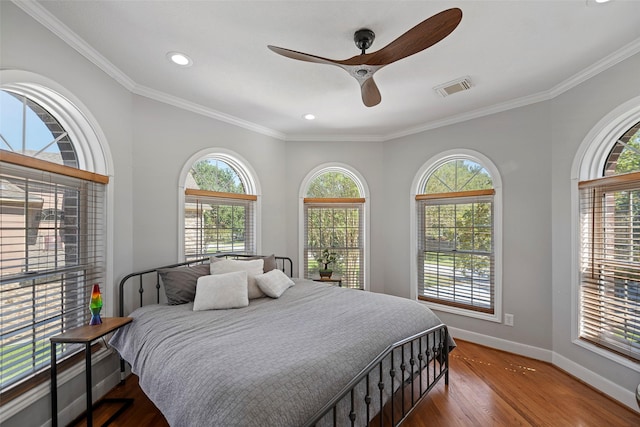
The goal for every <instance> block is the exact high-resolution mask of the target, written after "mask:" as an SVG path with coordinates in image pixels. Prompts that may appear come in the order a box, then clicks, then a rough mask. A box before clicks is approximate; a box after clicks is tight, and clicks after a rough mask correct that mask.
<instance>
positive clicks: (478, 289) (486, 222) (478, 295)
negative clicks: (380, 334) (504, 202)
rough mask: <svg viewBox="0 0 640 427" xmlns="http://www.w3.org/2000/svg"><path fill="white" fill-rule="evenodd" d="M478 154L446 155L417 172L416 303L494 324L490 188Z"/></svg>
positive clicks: (493, 217)
mask: <svg viewBox="0 0 640 427" xmlns="http://www.w3.org/2000/svg"><path fill="white" fill-rule="evenodd" d="M487 163H490V162H489V161H488V159H482V160H481V159H479V154H477V153H469V154H464V153H461V152H457V151H454V152H450V153H448V154H446V155H442V156H440V157H439V158H438V159H436V160H432V161H430V162H429V163H428V164H427V165H425V167H423V171H422V173H421V174H420V175H419V177H420V178H419V180H418V182H417V187H416V195H415V207H416V231H417V240H416V242H417V249H416V252H417V254H416V255H417V283H418V284H417V297H418V299H419V300H422V301H426V302H428V303H430V304H435V305H436V307H437V308H439V309H442V310H445V311H453V312H457V313H460V314H471V315H474V314H473V313H475V315H476V317H484V318H487V319H489V320H494V321H500V315H499V313H500V310H499V309H498V308H499V304H498V301H499V292H498V289H499V280H497V277H498V275H497V274H496V209H497V206H496V200H495V199H496V184H495V180H494V175H497V172H494V173H491V172H490V170H489V169H488V167H487V166H485V164H487Z"/></svg>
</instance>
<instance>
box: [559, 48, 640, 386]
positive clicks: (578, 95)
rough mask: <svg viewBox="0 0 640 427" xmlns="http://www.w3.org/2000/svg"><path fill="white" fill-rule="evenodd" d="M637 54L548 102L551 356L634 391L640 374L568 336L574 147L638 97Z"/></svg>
mask: <svg viewBox="0 0 640 427" xmlns="http://www.w3.org/2000/svg"><path fill="white" fill-rule="evenodd" d="M638 88H640V54H636V55H635V56H633V57H631V58H629V59H627V60H625V61H623V62H622V63H620V64H618V65H616V66H615V67H613V68H611V69H609V70H607V71H605V72H603V73H601V74H599V75H597V76H595V77H593V78H591V79H590V80H588V81H586V82H584V83H582V84H580V85H579V86H577V87H575V88H573V89H571V90H569V91H568V92H566V93H564V94H562V95H560V96H558V97H557V98H555V99H553V100H552V101H550V102H548V103H547V104H548V108H549V110H550V113H551V117H552V121H551V127H550V128H551V135H552V144H551V164H552V168H551V173H552V175H551V177H552V180H551V188H550V191H551V194H550V200H551V204H552V245H551V261H552V271H553V276H552V285H553V286H552V291H553V294H552V298H551V304H552V307H553V333H552V338H553V351H554V352H555V353H556V354H557V355H558V356H560V357H562V358H566V361H565V363H567V362H569V363H573V364H575V365H577V366H580V367H582V368H585V369H587V370H589V371H591V372H593V373H594V374H597V375H600V376H601V377H603V378H604V379H605V380H608V381H611V382H612V383H614V384H617V385H618V386H620V387H621V388H622V389H624V390H626V391H627V392H633V390H635V388H636V387H637V386H638V384H639V383H640V372H638V371H637V370H632V369H628V368H625V367H624V366H621V365H619V364H616V363H613V362H611V361H609V360H608V359H606V358H603V357H601V356H598V355H596V354H595V353H593V352H591V351H588V350H585V349H584V348H582V347H580V346H578V345H576V344H574V343H572V337H571V323H572V318H571V297H572V288H571V272H572V265H571V243H572V241H571V230H572V225H573V223H572V217H571V181H570V178H571V176H570V173H571V166H572V163H573V161H574V158H575V157H576V153H577V152H578V147H579V146H580V145H581V144H582V142H583V140H584V139H585V137H586V136H587V134H588V133H589V131H591V129H592V128H593V127H594V126H595V125H596V124H597V123H598V122H599V121H600V120H601V119H603V118H604V117H605V116H606V115H607V114H609V113H610V112H612V111H613V110H614V109H615V108H616V107H618V106H619V105H621V104H623V103H625V102H626V101H628V100H630V99H632V98H635V97H637V96H638V95H640V92H639V91H638Z"/></svg>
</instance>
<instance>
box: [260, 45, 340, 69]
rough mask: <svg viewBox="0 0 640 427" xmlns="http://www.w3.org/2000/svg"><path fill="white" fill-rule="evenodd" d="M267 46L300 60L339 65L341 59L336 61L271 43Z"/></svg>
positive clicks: (280, 53) (278, 52) (283, 54)
mask: <svg viewBox="0 0 640 427" xmlns="http://www.w3.org/2000/svg"><path fill="white" fill-rule="evenodd" d="M267 47H268V48H269V49H271V50H272V51H274V52H275V53H277V54H279V55H282V56H286V57H287V58H291V59H297V60H299V61H306V62H315V63H318V64H329V65H338V63H339V61H334V60H333V59H328V58H323V57H321V56H315V55H310V54H308V53H303V52H296V51H295V50H291V49H285V48H283V47H277V46H271V45H268V46H267Z"/></svg>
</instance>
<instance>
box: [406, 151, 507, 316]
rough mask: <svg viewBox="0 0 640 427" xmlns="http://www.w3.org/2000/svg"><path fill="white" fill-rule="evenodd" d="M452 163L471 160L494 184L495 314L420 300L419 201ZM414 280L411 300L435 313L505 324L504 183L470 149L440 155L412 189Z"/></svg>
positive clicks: (491, 166) (486, 161)
mask: <svg viewBox="0 0 640 427" xmlns="http://www.w3.org/2000/svg"><path fill="white" fill-rule="evenodd" d="M452 160H469V161H472V162H475V163H478V164H479V165H481V166H482V167H484V168H485V169H486V170H487V172H488V173H489V175H490V176H491V179H492V181H493V191H494V194H493V244H494V250H493V256H494V283H493V288H494V296H493V297H494V310H493V313H485V312H482V311H476V310H469V309H465V308H462V307H456V306H452V305H446V304H439V303H436V302H432V301H425V300H422V299H419V297H418V295H419V293H418V285H419V284H418V232H419V229H418V217H417V210H418V206H417V201H416V197H419V196H420V195H421V194H422V189H423V188H424V187H425V184H426V181H427V180H428V178H429V177H430V176H431V174H432V173H433V172H434V171H435V170H436V169H438V168H439V167H440V166H442V165H444V164H445V163H447V162H450V161H452ZM409 203H410V210H409V212H410V239H409V240H410V244H411V248H410V252H409V253H410V254H411V256H410V261H409V262H410V276H411V283H412V286H411V295H410V297H411V299H414V300H416V301H418V302H420V303H421V304H425V305H427V306H428V307H429V308H432V309H434V310H438V311H443V312H448V313H452V314H457V315H460V316H466V317H471V318H476V319H482V320H488V321H491V322H496V323H503V319H502V315H503V307H502V306H503V303H502V302H503V298H502V179H501V177H500V174H499V172H498V169H497V168H496V166H495V165H494V163H493V162H492V161H491V160H490V159H489V158H488V157H486V156H485V155H483V154H482V153H479V152H477V151H474V150H468V149H453V150H447V151H444V152H442V153H440V154H436V155H434V156H433V157H431V158H430V159H429V160H427V161H426V162H425V163H424V164H423V165H422V167H421V168H420V169H419V170H418V172H417V173H416V175H415V177H414V180H413V183H412V185H411V193H410V200H409Z"/></svg>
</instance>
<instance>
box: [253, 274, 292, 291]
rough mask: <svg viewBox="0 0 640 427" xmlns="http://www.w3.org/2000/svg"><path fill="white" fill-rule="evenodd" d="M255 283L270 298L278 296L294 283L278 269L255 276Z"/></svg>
mask: <svg viewBox="0 0 640 427" xmlns="http://www.w3.org/2000/svg"><path fill="white" fill-rule="evenodd" d="M256 283H257V284H258V287H259V288H260V290H261V291H262V292H264V293H265V294H267V295H268V296H270V297H271V298H280V295H282V294H283V293H284V291H286V290H287V289H289V288H290V287H291V286H293V285H294V283H293V280H291V279H290V278H289V276H287V275H286V274H284V273H283V272H282V271H280V270H278V269H275V270H271V271H270V272H268V273H264V274H260V275H258V276H256Z"/></svg>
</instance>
